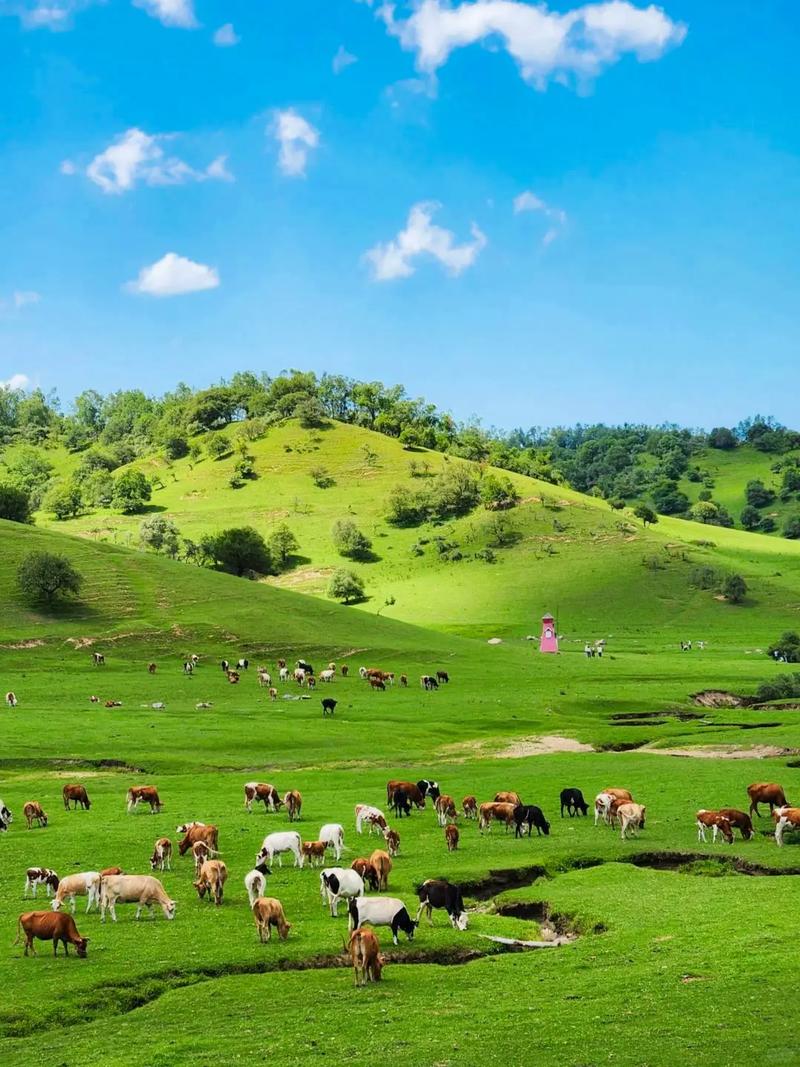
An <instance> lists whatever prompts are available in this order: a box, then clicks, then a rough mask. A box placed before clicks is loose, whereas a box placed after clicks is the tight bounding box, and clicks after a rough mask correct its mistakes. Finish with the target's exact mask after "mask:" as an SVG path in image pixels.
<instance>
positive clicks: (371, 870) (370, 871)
mask: <svg viewBox="0 0 800 1067" xmlns="http://www.w3.org/2000/svg"><path fill="white" fill-rule="evenodd" d="M350 870H351V871H355V872H356V874H357V875H359V876H360V877H361V880H362V881H363V882H364V884H365V885H368V886H369V887H370V889H373V890H374V891H375V892H376V893H377V891H378V890H379V889H380V887H381V880H380V875H379V874H378V872H377V871H376V870H375V865H374V864H373V863H371V862H370V861H369V860H368V859H367V858H366V856H359V858H358V859H355V860H353V862H352V863H351V864H350Z"/></svg>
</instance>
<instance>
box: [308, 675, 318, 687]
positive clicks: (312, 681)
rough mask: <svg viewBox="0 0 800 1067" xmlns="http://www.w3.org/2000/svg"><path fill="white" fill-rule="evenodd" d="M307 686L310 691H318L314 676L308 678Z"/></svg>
mask: <svg viewBox="0 0 800 1067" xmlns="http://www.w3.org/2000/svg"><path fill="white" fill-rule="evenodd" d="M306 685H307V686H308V688H309V689H316V688H317V679H316V678H315V677H314V675H313V674H309V675H308V677H307V678H306Z"/></svg>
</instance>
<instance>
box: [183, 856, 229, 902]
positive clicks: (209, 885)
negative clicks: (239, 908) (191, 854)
mask: <svg viewBox="0 0 800 1067" xmlns="http://www.w3.org/2000/svg"><path fill="white" fill-rule="evenodd" d="M227 880H228V868H227V867H226V866H225V864H224V863H223V862H222V860H206V861H205V863H204V864H203V866H202V867H201V868H200V874H199V875H198V878H197V881H196V882H194V883H192V884H193V885H194V887H195V889H196V890H197V895H198V896H199V897H200V899H201V900H202V899H203V898H204V897H205V895H206V893H208V899H209V900H213V901H214V903H215V904H216V906H217V907H219V906H220V904H221V903H222V893H223V890H224V889H225V882H226V881H227Z"/></svg>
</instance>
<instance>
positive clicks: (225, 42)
mask: <svg viewBox="0 0 800 1067" xmlns="http://www.w3.org/2000/svg"><path fill="white" fill-rule="evenodd" d="M240 41H241V37H239V36H238V34H237V33H236V30H235V29H234V28H233V23H232V22H226V23H225V25H224V26H220V28H219V29H218V30H217V32H216V33H215V34H214V44H215V45H216V46H217V47H218V48H232V47H233V46H234V45H235V44H238V43H239V42H240Z"/></svg>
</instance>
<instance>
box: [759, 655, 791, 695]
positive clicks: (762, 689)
mask: <svg viewBox="0 0 800 1067" xmlns="http://www.w3.org/2000/svg"><path fill="white" fill-rule="evenodd" d="M789 662H790V663H797V662H800V661H798V660H790V661H789ZM798 697H800V674H782V675H781V676H780V678H775V679H774V680H773V681H771V682H764V683H763V685H760V686H759V687H758V689H757V690H756V699H757V700H758V701H759V702H763V701H765V700H796V699H797V698H798Z"/></svg>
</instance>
